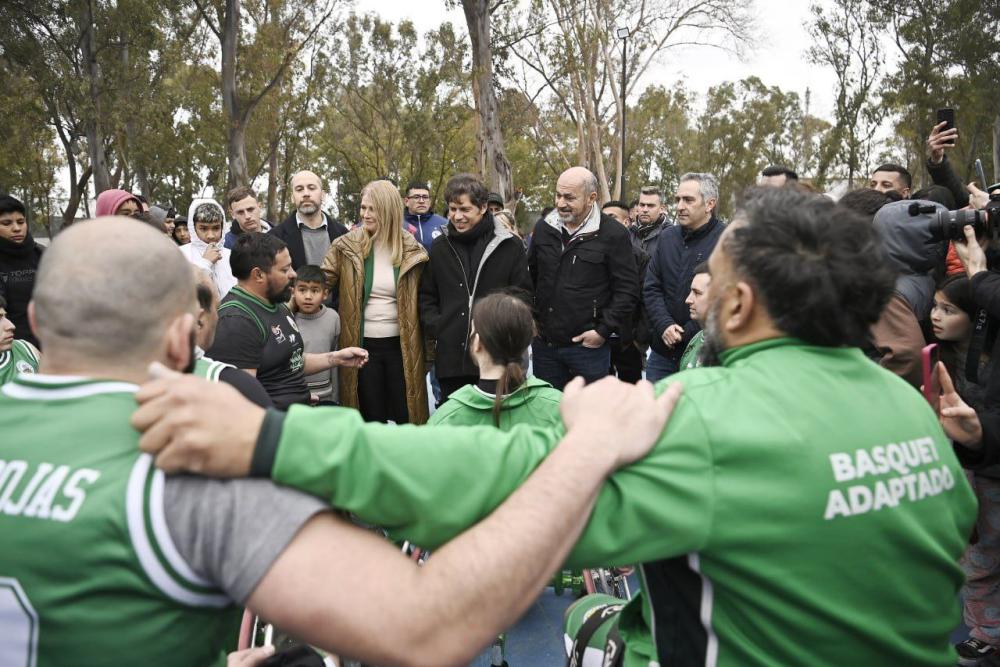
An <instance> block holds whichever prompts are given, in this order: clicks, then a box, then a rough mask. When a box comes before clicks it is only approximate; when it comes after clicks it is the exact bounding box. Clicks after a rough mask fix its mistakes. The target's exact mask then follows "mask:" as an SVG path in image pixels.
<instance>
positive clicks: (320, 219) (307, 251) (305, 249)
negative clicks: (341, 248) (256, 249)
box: [270, 171, 347, 269]
mask: <svg viewBox="0 0 1000 667" xmlns="http://www.w3.org/2000/svg"><path fill="white" fill-rule="evenodd" d="M289 188H290V189H291V191H292V204H293V205H294V206H295V212H294V213H292V214H291V215H290V216H288V217H287V218H285V221H284V222H282V223H281V224H280V225H278V226H277V227H275V228H274V229H272V230H271V232H270V233H271V234H274V235H275V236H277V237H278V238H279V239H281V240H282V241H283V242H284V243H285V245H286V246H287V247H288V254H289V255H290V256H291V258H292V268H293V269H297V268H298V267H300V266H304V265H306V264H315V265H317V266H318V265H320V264H322V263H323V258H324V257H326V253H327V250H329V249H330V244H331V243H333V241H334V240H335V239H337V238H339V237H341V236H343V235H344V234H346V233H347V229H346V228H345V227H344V226H343V225H342V224H340V223H339V222H337V221H336V220H334V219H333V218H332V217H330V216H329V215H327V214H326V213H325V212H324V211H323V208H322V206H323V199H324V198H325V197H326V194H325V193H324V192H323V182H322V181H321V180H320V178H319V176H317V175H316V174H314V173H313V172H311V171H300V172H298V173H297V174H295V175H294V176H292V180H291V181H290V183H289Z"/></svg>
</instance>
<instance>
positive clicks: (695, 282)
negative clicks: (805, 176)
mask: <svg viewBox="0 0 1000 667" xmlns="http://www.w3.org/2000/svg"><path fill="white" fill-rule="evenodd" d="M771 187H776V186H771ZM711 282H712V276H711V274H709V272H708V262H702V263H701V264H699V265H698V266H696V267H694V277H693V278H692V279H691V293H690V294H688V298H687V299H686V300H685V301H684V303H685V304H687V307H688V311H689V312H690V313H691V319H692V320H694V321H695V322H698V324H702V322H703V321H704V319H707V318H708V316H709V310H708V286H709V284H710V283H711ZM704 342H705V329H704V326H702V330H701V331H699V332H698V333H696V334H695V335H694V338H692V339H691V342H690V343H688V345H687V347H686V348H684V354H683V355H682V356H681V370H682V371H686V370H688V369H689V368H698V367H699V366H701V358H700V354H699V353H700V352H701V346H702V345H703V344H704Z"/></svg>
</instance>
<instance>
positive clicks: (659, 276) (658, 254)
mask: <svg viewBox="0 0 1000 667" xmlns="http://www.w3.org/2000/svg"><path fill="white" fill-rule="evenodd" d="M725 228H726V226H725V225H724V224H723V223H722V222H721V221H720V220H719V219H718V218H716V217H715V216H712V218H711V219H709V221H708V222H707V223H706V224H705V225H703V226H702V227H700V228H699V229H697V230H696V231H694V232H687V230H685V229H684V227H681V226H680V225H674V226H672V227H668V228H666V229H664V230H663V232H661V233H660V235H659V237H657V239H656V245H654V246H653V247H652V248H651V249H650V250H651V252H650V253H649V267H648V268H647V269H646V281H645V284H644V285H643V289H642V296H643V304H644V305H645V306H646V313H647V315H648V316H649V326H650V332H649V337H650V346H651V347H652V348H653V350H655V351H656V352H657V353H658V354H661V355H663V356H664V357H667V358H670V359H680V358H681V355H683V354H684V348H685V347H687V343H688V341H690V340H691V339H692V338H693V337H694V335H695V334H696V333H698V331H699V330H700V329H701V327H699V326H698V323H697V322H695V321H693V320H692V319H691V312H690V310H689V308H688V306H687V304H686V303H684V302H685V301H686V300H687V297H688V294H689V293H690V292H691V279H692V278H694V268H695V267H696V266H698V265H699V264H701V263H702V262H705V261H708V257H709V255H711V254H712V250H714V249H715V244H716V243H717V242H718V241H719V237H720V236H722V232H723V231H724V230H725ZM672 324H679V325H680V326H682V327H684V339H683V340H682V341H681V342H680V343H678V344H677V345H674V347H673V348H672V349H671V348H668V347H667V346H666V344H665V343H664V342H663V332H664V331H666V330H667V327H669V326H670V325H672Z"/></svg>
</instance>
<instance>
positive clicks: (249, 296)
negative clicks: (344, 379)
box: [206, 232, 368, 410]
mask: <svg viewBox="0 0 1000 667" xmlns="http://www.w3.org/2000/svg"><path fill="white" fill-rule="evenodd" d="M230 263H231V265H232V268H233V275H234V276H235V277H236V280H237V284H236V287H234V288H233V289H232V290H230V292H229V294H227V295H226V297H225V298H224V299H223V300H222V303H221V304H220V305H219V324H218V327H217V332H216V336H215V343H214V344H213V345H212V347H211V349H209V350H208V351H207V352H206V355H207V356H209V357H211V358H212V359H214V360H215V361H221V362H223V363H226V364H232V365H233V366H236V367H237V368H240V369H242V370H244V371H246V372H247V373H250V374H251V375H253V376H256V378H257V379H258V380H259V381H260V383H261V384H262V385H263V386H264V389H265V390H266V391H267V395H268V396H270V397H271V400H272V401H274V405H275V406H276V407H277V408H279V409H281V410H286V409H288V407H289V406H291V405H293V404H295V403H303V404H308V403H309V388H308V386H307V385H306V381H305V376H306V375H312V374H313V373H318V372H320V371H323V370H326V369H329V368H333V367H334V366H354V367H357V366H361V365H363V364H364V362H365V361H366V360H367V359H368V353H367V352H365V351H364V350H362V349H359V348H356V347H348V348H344V349H342V350H336V351H335V352H327V353H325V354H305V347H304V345H303V343H302V335H301V334H300V333H299V330H298V327H296V326H295V318H293V317H292V313H291V311H289V310H288V307H287V306H286V305H285V302H286V301H288V299H289V298H291V295H292V288H291V284H292V281H293V280H294V279H295V271H294V270H293V269H292V260H291V257H290V256H289V252H288V248H287V247H286V246H285V244H284V243H282V242H281V240H280V239H278V238H276V237H275V236H272V235H269V234H260V233H256V232H249V233H246V234H243V235H242V236H240V237H239V239H237V241H236V245H235V246H234V247H233V250H232V255H230Z"/></svg>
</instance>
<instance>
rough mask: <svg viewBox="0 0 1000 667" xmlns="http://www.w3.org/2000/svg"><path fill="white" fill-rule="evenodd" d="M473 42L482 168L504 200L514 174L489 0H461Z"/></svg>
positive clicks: (509, 196) (508, 196)
mask: <svg viewBox="0 0 1000 667" xmlns="http://www.w3.org/2000/svg"><path fill="white" fill-rule="evenodd" d="M462 9H464V10H465V21H466V23H467V24H468V27H469V39H470V40H471V42H472V96H473V98H475V102H476V112H477V116H476V143H477V145H478V148H479V169H480V171H481V172H482V175H483V178H484V179H485V180H486V184H487V185H488V186H489V188H490V190H493V191H495V192H498V193H499V194H500V196H501V197H502V198H503V200H504V201H505V202H507V201H509V200H511V199H513V197H514V176H513V172H512V171H511V167H510V161H509V160H508V159H507V151H506V149H505V148H504V141H503V132H502V131H501V128H500V105H499V104H498V102H497V96H496V91H495V90H494V89H493V49H492V47H491V45H490V9H489V4H488V2H487V1H486V0H462Z"/></svg>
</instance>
